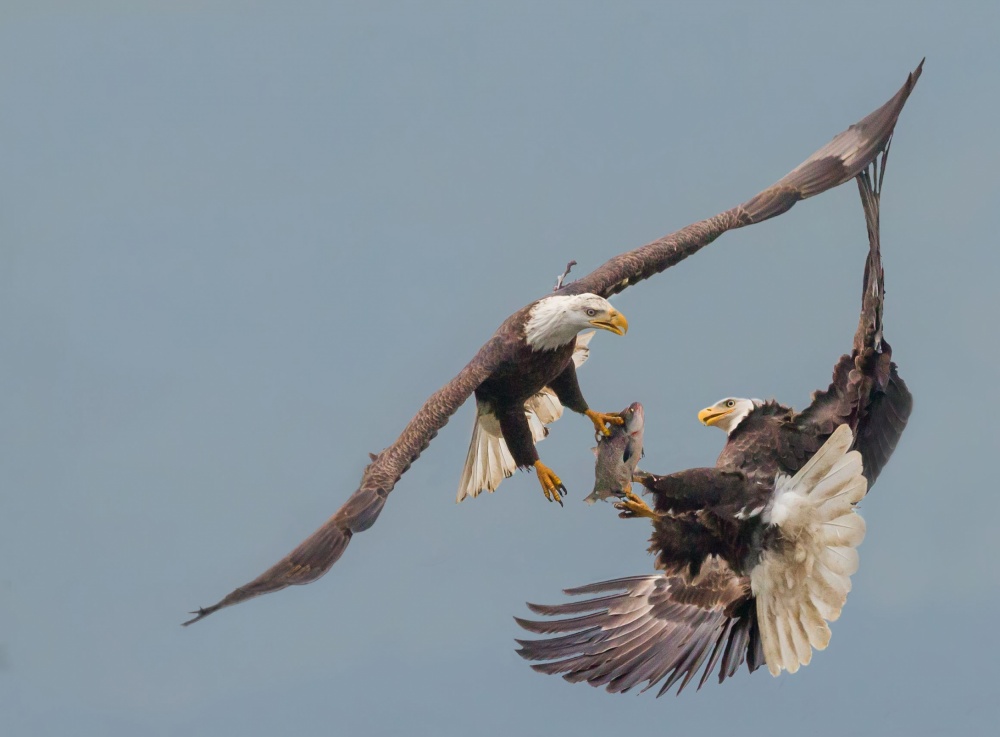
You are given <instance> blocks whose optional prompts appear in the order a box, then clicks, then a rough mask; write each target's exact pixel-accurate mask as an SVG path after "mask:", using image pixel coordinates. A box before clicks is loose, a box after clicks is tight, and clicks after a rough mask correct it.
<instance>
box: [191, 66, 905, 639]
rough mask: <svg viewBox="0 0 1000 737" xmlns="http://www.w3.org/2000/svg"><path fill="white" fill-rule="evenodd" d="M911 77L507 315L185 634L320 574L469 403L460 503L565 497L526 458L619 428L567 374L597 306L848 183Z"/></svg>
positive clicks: (606, 323)
mask: <svg viewBox="0 0 1000 737" xmlns="http://www.w3.org/2000/svg"><path fill="white" fill-rule="evenodd" d="M922 64H923V62H921V66H922ZM920 71H921V67H917V69H916V70H915V71H914V72H912V73H911V74H910V75H909V76H908V77H907V80H906V83H905V84H904V85H903V87H902V88H901V89H900V90H899V91H898V92H897V93H896V94H895V95H894V96H893V98H892V99H891V100H889V101H888V102H887V103H885V104H884V105H882V106H881V107H880V108H878V109H877V110H875V111H874V112H873V113H871V114H870V115H868V116H866V117H865V118H863V119H862V120H861V121H859V122H858V123H856V124H854V125H852V126H851V127H850V128H848V129H847V130H846V131H844V132H842V133H840V134H839V135H837V136H836V137H835V138H834V139H833V140H832V141H830V143H828V144H827V145H826V146H824V147H823V148H821V149H819V150H818V151H816V152H815V153H814V154H813V155H812V156H810V157H809V158H808V159H806V160H805V161H804V162H803V163H802V164H800V165H799V166H798V167H796V168H795V169H794V170H792V171H791V172H790V173H789V174H787V175H786V176H785V177H783V178H782V179H781V180H779V181H778V182H777V183H776V184H774V185H772V186H771V187H768V188H767V189H765V190H763V191H762V192H760V193H759V194H757V195H754V196H753V197H752V198H750V199H749V200H747V201H746V202H744V203H743V204H741V205H737V206H736V207H734V208H732V209H730V210H726V211H725V212H722V213H720V214H718V215H715V216H713V217H710V218H708V219H706V220H702V221H699V222H697V223H693V224H691V225H688V226H687V227H685V228H683V229H681V230H679V231H677V232H676V233H673V234H671V235H668V236H665V237H663V238H660V239H659V240H656V241H653V242H652V243H649V244H647V245H645V246H642V247H640V248H636V249H634V250H632V251H628V252H626V253H623V254H620V255H618V256H615V257H614V258H612V259H611V260H609V261H607V262H606V263H605V264H603V265H602V266H599V267H598V268H597V269H595V270H594V271H592V272H591V273H590V274H588V275H586V276H584V277H583V278H581V279H578V280H576V281H573V282H570V283H569V284H566V285H565V286H562V287H561V288H560V289H559V290H557V291H556V292H555V293H554V294H550V295H548V296H546V297H543V298H541V299H539V300H536V301H534V302H532V303H531V304H529V305H527V306H525V307H524V308H522V309H520V310H518V311H517V312H515V313H514V314H513V315H511V316H510V317H508V318H507V319H506V320H505V321H504V322H503V324H501V325H500V327H499V328H498V329H497V331H496V332H495V333H494V334H493V336H492V337H491V338H490V339H489V341H487V342H486V344H485V345H484V346H483V347H482V348H480V349H479V351H478V352H477V353H476V355H475V356H474V357H473V359H472V360H471V361H470V362H469V363H468V364H467V365H466V366H465V368H463V369H462V370H461V371H460V372H459V373H458V375H457V376H456V377H455V378H453V379H452V380H451V381H450V382H448V383H447V384H446V385H445V386H444V387H442V388H441V389H439V390H438V391H437V392H435V393H434V394H433V395H431V397H430V398H429V399H428V400H427V401H426V402H425V403H424V405H423V407H421V408H420V410H419V411H418V412H417V414H416V415H415V416H414V417H413V419H411V420H410V422H409V424H408V425H407V426H406V427H405V428H404V430H403V432H402V434H401V435H400V436H399V437H398V438H397V439H396V441H395V442H394V443H393V444H392V445H390V446H389V447H388V448H386V449H385V450H383V451H382V452H381V453H378V454H377V455H372V458H371V463H370V464H369V465H368V466H367V467H366V468H365V470H364V472H363V473H362V476H361V484H360V486H359V487H358V489H357V490H356V491H355V492H354V493H353V494H352V495H351V496H350V497H349V498H348V499H347V501H346V502H345V503H344V505H343V506H342V507H341V508H340V509H338V510H337V511H336V512H335V513H334V514H333V516H332V517H330V518H329V519H328V520H327V521H326V522H325V523H324V524H323V525H322V526H321V527H320V528H319V529H318V530H316V531H315V532H314V533H313V534H312V535H310V536H309V537H307V538H306V539H305V540H304V541H303V542H302V543H301V544H299V546H298V547H296V548H295V549H294V550H293V551H292V552H291V553H289V554H288V555H287V556H286V557H285V558H283V559H282V560H280V561H279V562H278V563H276V564H275V565H274V566H272V567H271V568H269V569H268V570H267V571H265V572H264V573H262V574H261V575H260V576H258V577H257V578H256V579H254V580H253V581H250V582H249V583H247V584H245V585H243V586H240V587H239V588H237V589H236V590H234V591H233V592H232V593H230V594H229V595H228V596H226V597H225V598H223V599H222V600H221V601H219V602H218V603H216V604H213V605H212V606H209V607H203V608H201V609H199V610H198V611H196V612H192V613H193V614H195V615H196V616H195V617H194V618H193V619H190V620H188V621H187V622H185V623H184V624H185V625H188V624H192V623H193V622H197V621H198V620H200V619H203V618H204V617H207V616H208V615H209V614H212V613H213V612H216V611H218V610H219V609H222V608H223V607H227V606H232V605H233V604H238V603H240V602H242V601H246V600H247V599H251V598H253V597H255V596H260V595H261V594H266V593H270V592H273V591H278V590H280V589H283V588H286V587H287V586H291V585H297V584H306V583H310V582H312V581H315V580H316V579H318V578H319V577H320V576H322V575H323V574H324V573H326V572H327V571H328V570H329V569H330V567H331V566H332V565H333V564H334V563H335V562H336V561H337V560H338V559H339V558H340V556H341V555H342V554H343V552H344V550H345V549H346V548H347V544H348V543H349V542H350V540H351V538H352V537H353V535H354V534H355V533H357V532H362V531H364V530H367V529H368V528H369V527H371V526H372V525H373V524H374V523H375V520H376V519H377V518H378V516H379V514H380V513H381V511H382V507H383V506H384V505H385V501H386V499H387V498H388V496H389V493H390V492H391V491H392V490H393V488H394V487H395V485H396V483H397V482H398V481H399V479H400V477H401V476H402V475H403V474H404V473H405V472H406V470H407V469H408V468H409V467H410V465H411V464H412V463H413V462H414V461H415V460H416V459H417V458H418V457H419V456H420V454H421V452H423V450H424V449H425V448H427V446H428V445H429V443H430V442H431V440H432V439H433V438H434V437H435V436H436V435H437V433H438V431H439V430H440V429H441V428H442V427H444V425H445V424H446V423H447V422H448V419H449V418H450V417H451V416H452V415H453V414H454V413H455V412H456V411H457V410H458V408H459V407H460V406H461V405H462V404H463V403H464V402H465V401H466V400H467V399H468V398H469V397H470V396H471V395H473V394H475V396H476V403H477V409H478V412H477V419H476V426H475V428H474V431H473V439H472V444H471V446H470V449H469V457H468V459H467V461H466V469H465V471H464V472H463V481H462V483H463V486H461V487H460V489H459V499H460V500H461V498H462V497H463V496H465V495H475V494H476V493H478V491H480V489H481V488H486V489H487V490H492V489H493V488H496V484H497V483H499V481H500V480H501V479H502V478H504V477H505V476H507V475H509V473H510V471H511V470H512V466H517V467H522V468H534V469H535V471H536V474H537V475H538V479H539V481H540V483H541V486H542V491H543V493H544V494H545V496H546V498H548V499H549V500H557V499H559V498H560V497H561V496H562V495H563V494H565V487H564V486H563V484H562V482H561V480H560V479H559V477H558V476H557V475H556V474H555V473H554V472H553V471H552V470H551V469H549V468H548V467H546V466H545V465H544V464H543V463H542V462H541V461H540V460H539V457H538V453H537V451H536V450H535V445H534V442H535V440H536V439H537V438H538V437H539V434H540V433H539V425H544V423H545V422H546V421H551V420H554V419H555V418H556V417H558V415H559V414H561V411H562V406H563V405H565V406H567V407H569V408H570V409H572V410H574V411H576V412H579V413H581V414H584V415H586V416H587V417H588V418H590V420H591V421H592V422H593V423H594V425H595V427H597V428H599V429H600V430H601V431H602V432H605V433H606V432H607V429H606V425H607V424H611V423H619V422H620V421H621V419H620V418H618V417H615V416H614V415H612V414H603V413H599V412H594V411H592V410H591V409H590V408H589V406H588V405H587V403H586V401H585V400H584V397H583V394H582V392H581V390H580V386H579V383H578V381H577V377H576V365H577V364H578V363H580V362H581V361H582V358H584V357H585V355H586V350H587V348H586V345H585V341H586V340H589V337H588V336H587V335H583V336H580V335H579V333H580V331H581V330H584V329H587V328H590V327H596V328H599V329H605V330H609V331H611V332H613V333H616V334H619V335H622V334H624V333H625V331H626V329H627V325H628V323H627V322H626V320H625V318H624V317H623V316H622V315H621V313H619V312H618V311H616V310H615V309H614V308H613V307H612V306H611V305H610V304H609V303H608V302H607V299H608V298H609V297H610V296H612V295H614V294H617V293H618V292H621V291H622V290H624V289H626V288H627V287H629V286H631V285H633V284H636V283H638V282H640V281H642V280H644V279H648V278H649V277H650V276H652V275H654V274H658V273H660V272H661V271H663V270H665V269H667V268H669V267H671V266H673V265H675V264H677V263H679V262H680V261H682V260H683V259H685V258H687V257H688V256H690V255H692V254H693V253H695V252H697V251H698V250H700V249H701V248H703V247H705V246H706V245H708V244H709V243H711V242H712V241H714V240H715V239H716V238H718V237H719V236H720V235H722V234H723V233H725V232H727V231H729V230H734V229H736V228H742V227H744V226H746V225H752V224H754V223H759V222H762V221H764V220H767V219H769V218H772V217H775V216H777V215H780V214H782V213H784V212H786V211H787V210H789V209H790V208H791V207H792V206H793V205H794V204H795V203H796V202H798V201H799V200H802V199H806V198H807V197H812V196H813V195H817V194H819V193H821V192H824V191H826V190H828V189H830V188H832V187H836V186H838V185H840V184H843V183H844V182H846V181H848V180H850V179H852V178H853V177H854V176H855V175H856V174H858V172H860V171H862V170H863V169H864V168H865V167H866V166H867V165H868V164H869V163H870V162H871V161H873V160H874V159H875V157H876V156H877V155H878V154H879V153H880V152H881V151H882V150H883V149H884V147H885V145H886V144H887V142H888V141H889V138H890V136H891V135H892V131H893V128H894V127H895V125H896V120H897V118H898V116H899V113H900V111H901V110H902V109H903V105H904V104H905V103H906V100H907V98H908V97H909V95H910V92H911V91H912V89H913V86H914V84H916V81H917V78H918V77H919V76H920ZM542 434H544V431H543V432H542ZM501 441H502V443H501Z"/></svg>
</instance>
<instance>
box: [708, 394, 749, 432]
mask: <svg viewBox="0 0 1000 737" xmlns="http://www.w3.org/2000/svg"><path fill="white" fill-rule="evenodd" d="M744 401H746V400H744ZM751 410H753V404H752V403H749V402H747V404H745V405H743V406H741V407H738V408H737V409H736V411H735V412H733V413H732V414H730V415H727V416H726V417H723V418H722V419H721V420H719V421H718V422H717V423H716V427H718V428H720V429H721V430H722V431H723V432H725V433H726V435H732V434H733V430H735V429H736V428H737V427H739V424H740V423H741V422H743V420H745V419H746V417H747V415H748V414H750V412H751Z"/></svg>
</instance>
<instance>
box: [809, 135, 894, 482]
mask: <svg viewBox="0 0 1000 737" xmlns="http://www.w3.org/2000/svg"><path fill="white" fill-rule="evenodd" d="M887 157H888V148H887V149H886V152H885V154H884V155H883V156H882V159H881V161H878V160H876V161H875V162H874V163H873V164H872V166H871V169H870V170H865V171H864V172H862V173H861V174H859V175H858V177H857V180H858V190H859V192H860V193H861V204H862V207H863V208H864V212H865V224H866V225H867V228H868V244H869V249H868V258H867V261H866V262H865V274H864V280H863V282H862V297H861V316H860V317H859V319H858V329H857V331H856V332H855V334H854V345H853V350H852V352H851V353H850V354H849V355H843V356H841V357H840V360H839V361H837V364H836V365H835V366H834V368H833V380H832V382H831V384H830V386H829V387H828V388H827V389H826V390H825V391H821V392H816V393H815V394H814V395H813V401H812V404H810V405H809V407H807V408H806V409H804V410H803V411H802V412H800V413H799V414H798V415H797V416H796V417H795V420H794V421H795V424H796V425H797V429H798V430H799V431H800V432H797V433H794V435H793V436H792V437H795V438H798V439H799V440H798V442H800V443H801V444H802V445H803V447H802V448H801V449H798V450H799V455H803V454H805V455H811V454H812V453H813V452H815V451H816V450H818V449H819V446H820V445H822V443H823V442H824V441H825V440H826V438H827V437H829V436H830V434H831V433H832V432H833V431H834V429H836V427H837V426H838V425H840V424H842V423H846V424H848V425H849V426H850V427H851V429H852V430H854V432H855V437H856V440H855V445H854V447H855V448H856V449H857V450H858V451H860V453H861V457H862V461H863V463H864V474H865V478H866V479H867V480H868V485H869V487H870V486H871V484H873V483H874V482H875V479H876V478H878V475H879V473H880V472H881V471H882V468H883V467H884V466H885V464H886V463H887V462H888V461H889V457H890V456H891V455H892V452H893V451H894V450H895V448H896V443H897V442H898V441H899V438H900V436H901V435H902V434H903V430H904V429H905V428H906V422H907V420H908V419H909V416H910V412H911V410H912V409H913V396H912V395H911V394H910V390H909V389H908V388H907V387H906V383H905V382H904V381H903V380H902V378H900V376H899V374H898V373H897V370H896V364H895V363H893V361H892V348H891V346H890V345H889V343H888V342H886V340H885V339H884V338H883V335H882V327H883V326H882V312H883V308H884V305H885V274H884V271H883V269H882V252H881V244H880V239H879V202H880V197H881V193H882V178H883V177H884V176H885V160H886V158H887ZM793 442H795V441H793Z"/></svg>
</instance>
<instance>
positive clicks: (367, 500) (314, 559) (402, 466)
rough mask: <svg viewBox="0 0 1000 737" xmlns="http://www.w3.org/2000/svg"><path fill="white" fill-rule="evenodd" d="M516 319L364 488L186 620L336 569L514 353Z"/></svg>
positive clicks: (432, 401) (392, 449)
mask: <svg viewBox="0 0 1000 737" xmlns="http://www.w3.org/2000/svg"><path fill="white" fill-rule="evenodd" d="M510 322H511V319H510V318H509V319H508V320H507V322H505V323H504V325H503V326H501V327H500V329H499V330H497V332H496V333H495V334H494V336H493V337H492V338H491V339H490V341H489V342H488V343H486V345H484V346H483V347H482V348H480V349H479V352H478V353H476V355H475V357H474V358H473V359H472V360H471V361H470V362H469V363H468V364H467V365H466V366H465V368H463V369H462V370H461V371H460V372H459V373H458V375H457V376H456V377H455V378H454V379H452V380H451V381H449V382H448V383H447V384H445V385H444V386H443V387H441V389H439V390H438V391H436V392H435V393H434V394H432V395H431V397H430V398H429V399H428V400H427V401H426V402H425V403H424V406H423V407H421V408H420V411H419V412H417V414H416V415H414V417H413V419H412V420H410V422H409V424H408V425H407V426H406V429H404V430H403V432H402V434H401V435H400V436H399V437H398V438H397V439H396V442H394V443H393V444H392V445H390V446H389V447H388V448H386V449H385V450H383V451H382V452H381V453H379V454H378V455H373V456H372V460H371V463H370V464H369V465H368V466H367V467H366V468H365V470H364V473H363V474H362V476H361V484H360V485H359V486H358V489H357V490H356V491H355V492H354V493H353V494H352V495H351V496H350V497H349V498H348V500H347V501H346V502H344V504H343V506H341V507H340V509H338V510H337V511H336V512H335V513H334V514H333V516H332V517H330V518H329V519H328V520H327V521H326V522H325V523H323V525H322V526H321V527H320V528H319V529H318V530H316V531H315V532H314V533H313V534H311V535H310V536H309V537H307V538H306V539H305V540H303V541H302V542H301V543H300V544H299V546H298V547H296V548H295V550H293V551H292V552H291V553H289V554H288V555H286V556H285V557H284V558H282V559H281V560H280V561H278V562H277V563H276V564H274V565H273V566H271V568H269V569H267V570H266V571H264V573H262V574H261V575H259V576H258V577H257V578H255V579H254V580H253V581H250V582H249V583H247V584H245V585H243V586H240V587H239V588H237V589H236V590H235V591H233V592H232V593H230V594H229V595H228V596H226V597H225V598H224V599H222V600H221V601H219V602H218V603H216V604H213V605H212V606H210V607H203V608H200V609H199V610H198V611H197V612H192V614H196V615H197V616H195V617H194V618H193V619H190V620H188V621H187V622H184V625H185V626H187V625H189V624H193V623H194V622H197V621H198V620H199V619H203V618H205V617H207V616H208V615H209V614H212V613H213V612H217V611H218V610H219V609H222V608H224V607H227V606H232V605H233V604H239V603H240V602H243V601H246V600H247V599H252V598H253V597H255V596H260V595H261V594H269V593H271V592H273V591H280V590H281V589H283V588H286V587H287V586H294V585H298V584H306V583H311V582H313V581H315V580H316V579H317V578H319V577H320V576H322V575H323V574H324V573H326V572H327V571H328V570H330V567H331V566H332V565H333V564H334V563H336V562H337V560H339V558H340V556H341V555H343V553H344V550H345V549H346V548H347V544H348V543H349V542H350V541H351V537H352V536H353V535H354V533H356V532H362V531H364V530H367V529H368V528H369V527H371V526H372V525H373V524H375V520H376V519H378V516H379V514H380V513H381V512H382V507H383V506H384V505H385V500H386V498H387V497H388V496H389V492H391V491H392V489H393V487H394V486H395V485H396V482H397V481H399V479H400V477H401V476H402V475H403V474H404V473H406V471H407V469H409V467H410V465H411V464H412V463H413V462H414V461H415V460H416V459H417V458H418V457H420V454H421V453H422V452H423V451H424V449H426V448H427V446H428V445H430V442H431V440H433V439H434V437H435V436H436V435H437V433H438V431H439V430H440V429H441V428H442V427H444V426H445V425H446V424H447V423H448V419H449V418H450V417H451V416H452V415H453V414H454V413H455V412H456V411H457V410H458V408H459V407H460V406H462V404H463V403H464V402H465V400H466V399H468V398H469V396H470V395H471V394H472V393H473V392H474V391H475V389H476V387H478V386H479V385H480V384H481V383H482V382H483V381H484V380H485V379H486V378H487V377H488V376H489V375H490V374H491V373H492V372H493V371H494V370H495V369H496V367H497V366H499V365H500V363H502V362H503V361H504V360H505V359H507V358H508V357H509V356H510V355H511V354H512V352H513V347H512V341H513V338H512V335H511V331H510V330H509V329H508V325H509V324H510Z"/></svg>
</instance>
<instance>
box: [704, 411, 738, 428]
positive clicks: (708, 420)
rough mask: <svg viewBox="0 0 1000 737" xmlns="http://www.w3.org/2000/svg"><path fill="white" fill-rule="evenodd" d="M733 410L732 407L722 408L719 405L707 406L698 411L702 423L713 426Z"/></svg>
mask: <svg viewBox="0 0 1000 737" xmlns="http://www.w3.org/2000/svg"><path fill="white" fill-rule="evenodd" d="M732 411H733V410H732V408H726V409H720V408H719V407H705V409H703V410H702V411H701V412H699V413H698V419H699V420H700V421H701V424H702V425H707V426H709V427H711V426H712V425H714V424H715V423H716V422H718V421H719V420H721V419H722V418H723V417H725V416H726V415H728V414H729V413H730V412H732Z"/></svg>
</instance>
